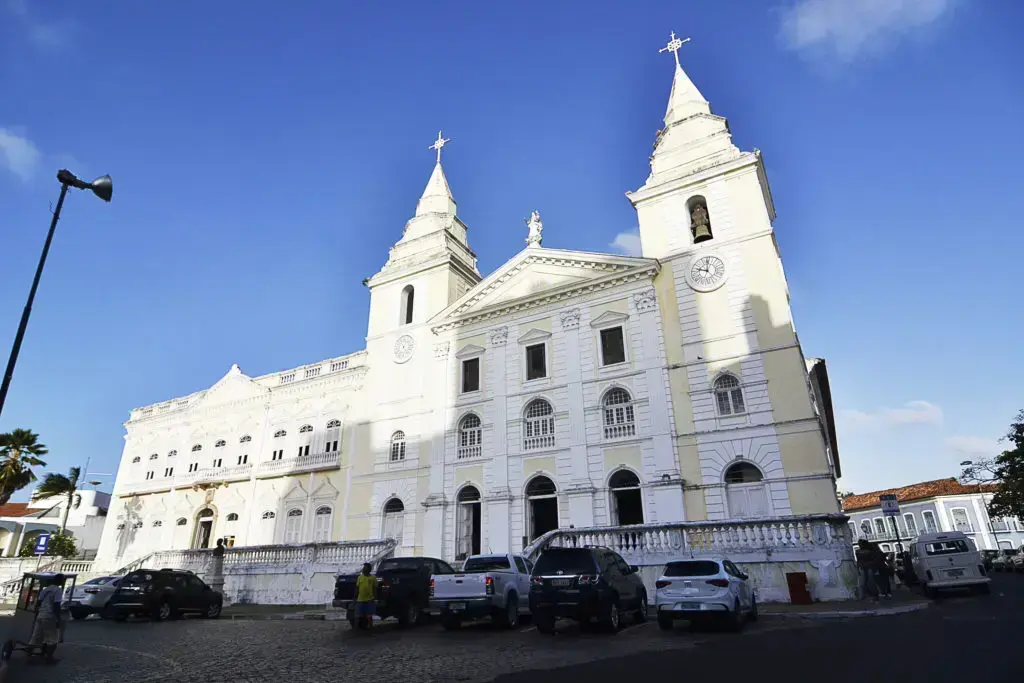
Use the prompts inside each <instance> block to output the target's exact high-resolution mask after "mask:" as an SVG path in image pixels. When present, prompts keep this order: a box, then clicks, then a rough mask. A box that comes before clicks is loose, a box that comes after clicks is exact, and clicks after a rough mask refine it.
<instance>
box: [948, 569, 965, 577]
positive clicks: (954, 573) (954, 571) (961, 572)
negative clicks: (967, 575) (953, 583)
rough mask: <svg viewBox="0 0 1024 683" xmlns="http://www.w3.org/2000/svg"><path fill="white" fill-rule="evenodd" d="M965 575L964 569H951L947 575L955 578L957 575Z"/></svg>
mask: <svg viewBox="0 0 1024 683" xmlns="http://www.w3.org/2000/svg"><path fill="white" fill-rule="evenodd" d="M963 575H964V570H963V569H950V570H949V571H947V572H946V576H948V577H950V578H955V577H957V576H963Z"/></svg>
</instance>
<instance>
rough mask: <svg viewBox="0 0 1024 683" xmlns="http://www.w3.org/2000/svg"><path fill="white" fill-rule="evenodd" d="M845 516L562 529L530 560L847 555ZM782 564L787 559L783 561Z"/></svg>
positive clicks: (534, 547)
mask: <svg viewBox="0 0 1024 683" xmlns="http://www.w3.org/2000/svg"><path fill="white" fill-rule="evenodd" d="M846 521H847V517H846V516H845V515H807V516H790V517H774V518H765V519H747V520H726V521H721V522H711V521H701V522H675V523H670V524H637V525H631V526H620V527H591V528H583V529H556V530H555V531H549V532H548V533H547V534H545V535H544V536H541V537H540V538H538V539H536V540H535V541H534V542H533V543H532V544H531V545H529V546H528V547H527V548H526V550H525V551H524V554H526V555H528V556H529V557H531V558H532V559H536V558H537V556H539V555H540V553H541V552H542V551H543V550H544V549H545V548H548V547H560V548H572V547H580V546H587V545H596V546H604V547H607V548H611V549H612V550H615V551H616V552H618V553H619V554H621V555H623V556H624V557H627V558H634V559H636V558H642V557H662V558H671V557H691V556H700V555H728V556H730V557H733V558H734V559H737V560H738V561H742V560H743V557H742V556H747V557H752V556H758V557H759V558H760V559H761V560H764V559H765V558H766V557H767V558H768V559H770V558H771V556H773V555H780V554H781V555H784V556H786V557H791V556H794V555H800V554H801V553H806V552H810V551H815V550H818V549H822V548H832V549H835V550H836V551H837V552H842V553H843V554H847V553H848V552H849V551H850V532H849V528H848V527H847V524H846ZM777 559H781V558H777Z"/></svg>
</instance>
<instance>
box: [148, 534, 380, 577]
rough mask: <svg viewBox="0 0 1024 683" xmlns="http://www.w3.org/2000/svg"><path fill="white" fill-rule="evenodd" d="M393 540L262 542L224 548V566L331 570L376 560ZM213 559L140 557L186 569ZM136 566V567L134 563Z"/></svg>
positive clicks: (188, 554) (200, 554) (166, 554)
mask: <svg viewBox="0 0 1024 683" xmlns="http://www.w3.org/2000/svg"><path fill="white" fill-rule="evenodd" d="M394 548H395V541H394V540H393V539H390V538H386V539H375V540H368V541H342V542H339V543H307V544H303V545H263V546H242V547H237V548H227V549H225V551H224V570H225V572H231V571H232V568H236V569H238V570H243V569H245V568H256V567H261V566H263V567H281V568H284V567H292V568H295V567H303V566H319V567H328V568H332V569H333V570H339V571H340V570H341V569H342V568H345V567H356V566H359V565H362V564H363V563H364V562H370V563H376V562H377V561H379V560H380V559H382V558H383V557H384V556H386V555H388V554H390V553H391V552H392V551H393V550H394ZM212 559H213V550H209V549H207V550H165V551H160V552H156V553H153V554H152V555H148V556H147V557H146V558H144V564H145V565H146V566H147V567H152V568H153V569H188V570H191V571H194V572H197V573H201V572H203V571H204V570H205V569H206V568H207V567H208V566H210V563H211V561H212ZM136 568H137V567H136Z"/></svg>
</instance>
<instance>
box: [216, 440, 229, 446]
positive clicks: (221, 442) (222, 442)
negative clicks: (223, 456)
mask: <svg viewBox="0 0 1024 683" xmlns="http://www.w3.org/2000/svg"><path fill="white" fill-rule="evenodd" d="M227 445H228V442H227V441H225V440H224V439H218V440H217V443H215V444H213V447H214V448H224V447H225V446H227Z"/></svg>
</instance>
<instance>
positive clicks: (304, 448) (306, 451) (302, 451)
mask: <svg viewBox="0 0 1024 683" xmlns="http://www.w3.org/2000/svg"><path fill="white" fill-rule="evenodd" d="M305 455H309V444H306V445H305V446H299V457H300V458H301V457H303V456H305Z"/></svg>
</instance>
